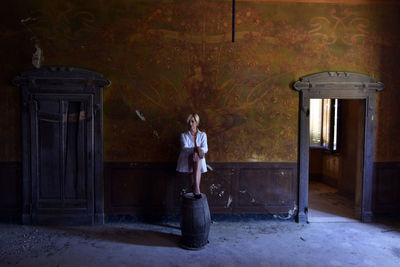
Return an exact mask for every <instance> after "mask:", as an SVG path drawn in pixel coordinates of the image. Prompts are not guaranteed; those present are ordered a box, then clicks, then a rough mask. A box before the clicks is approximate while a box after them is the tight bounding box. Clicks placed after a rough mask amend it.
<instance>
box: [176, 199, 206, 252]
mask: <svg viewBox="0 0 400 267" xmlns="http://www.w3.org/2000/svg"><path fill="white" fill-rule="evenodd" d="M201 196H202V197H201V198H199V199H195V198H194V196H193V193H186V194H185V195H183V199H182V211H181V231H182V239H181V246H182V247H184V248H186V249H201V248H203V247H204V246H205V245H206V244H207V243H208V233H209V232H210V224H211V217H210V209H209V207H208V202H207V197H206V195H205V194H201Z"/></svg>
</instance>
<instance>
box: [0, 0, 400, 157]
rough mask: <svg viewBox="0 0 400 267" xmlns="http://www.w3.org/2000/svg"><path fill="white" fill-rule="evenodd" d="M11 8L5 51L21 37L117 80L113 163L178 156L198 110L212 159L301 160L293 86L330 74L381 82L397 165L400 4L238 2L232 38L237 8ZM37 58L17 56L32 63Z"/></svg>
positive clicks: (172, 4)
mask: <svg viewBox="0 0 400 267" xmlns="http://www.w3.org/2000/svg"><path fill="white" fill-rule="evenodd" d="M9 5H10V6H11V4H9ZM10 8H11V9H13V10H14V12H11V13H10V14H8V15H7V14H5V15H4V16H5V17H6V18H7V20H13V19H14V20H16V21H17V22H16V23H15V25H13V26H12V27H11V28H8V29H4V30H5V31H3V32H2V33H1V35H0V39H1V40H2V42H3V43H4V42H5V43H8V44H10V45H9V46H8V49H12V47H13V44H14V45H15V46H17V44H18V42H19V40H22V39H23V40H24V41H25V42H26V43H28V44H29V43H30V46H31V47H32V48H31V49H33V47H34V44H36V45H37V46H39V47H40V48H41V50H42V51H43V57H44V59H43V65H70V66H77V67H82V68H88V69H92V70H95V71H98V72H101V73H103V74H104V76H105V77H107V78H108V79H110V80H111V81H112V86H111V87H109V88H107V89H105V90H104V148H105V161H131V162H135V161H145V162H146V161H147V162H153V161H156V162H162V161H175V160H176V158H177V155H178V150H179V139H178V138H179V133H180V132H182V131H185V130H186V125H185V119H186V116H187V115H188V114H189V113H191V112H197V113H198V114H199V115H200V119H201V122H200V129H202V130H205V131H206V132H207V134H208V140H209V148H210V152H209V155H208V158H209V160H210V161H214V162H215V161H220V162H221V161H222V162H238V161H266V162H282V161H283V162H285V161H286V162H293V161H296V160H297V153H298V152H297V142H298V93H297V92H295V91H294V90H292V89H291V84H292V83H293V82H294V81H296V80H298V79H299V78H300V77H301V76H304V75H308V74H311V73H316V72H321V71H328V70H346V71H352V72H359V73H364V74H367V75H371V76H374V77H375V78H377V79H378V80H380V81H382V82H384V83H385V85H386V88H385V90H384V91H383V92H382V93H380V94H381V95H380V96H379V97H378V100H377V104H378V112H377V117H378V124H377V127H378V131H377V134H376V136H377V144H379V145H377V147H376V153H375V158H376V160H378V161H379V160H383V161H385V160H393V159H397V160H399V159H400V152H398V151H396V150H395V149H392V148H391V147H392V146H393V145H395V144H397V145H398V143H399V141H398V139H397V140H395V141H387V140H388V139H390V140H392V139H394V138H393V137H394V136H398V134H399V133H398V131H399V130H398V129H399V127H398V126H395V123H397V125H400V121H399V119H397V117H395V116H394V115H393V113H394V109H396V107H397V104H395V101H397V102H398V101H399V100H400V94H399V90H397V89H396V86H395V83H394V79H395V77H397V75H398V72H399V70H398V69H399V68H398V62H397V61H398V60H397V59H398V58H399V56H400V55H399V49H398V48H397V47H399V35H398V33H397V31H398V30H397V29H398V25H399V19H398V18H397V13H398V11H399V10H398V9H399V8H398V6H390V5H385V6H375V5H372V4H371V5H343V4H329V5H328V4H317V3H314V4H309V3H287V2H282V3H276V2H263V1H259V2H258V1H249V2H247V1H237V3H236V25H235V26H236V27H235V42H232V35H231V34H232V24H231V21H232V6H231V1H123V0H120V1H85V2H84V3H81V1H31V2H28V4H27V6H26V7H25V8H18V9H17V8H16V7H13V6H11V7H10ZM15 10H17V11H15ZM383 15H385V16H383ZM4 16H3V17H4ZM10 37H14V39H13V40H11V39H10ZM26 43H25V44H24V46H27V44H26ZM32 53H33V52H32ZM30 55H32V54H28V53H26V54H24V53H22V54H21V55H20V56H19V57H20V59H19V60H20V61H23V62H25V61H26V62H30V58H29V56H30ZM25 57H26V58H25ZM24 66H25V65H24ZM15 69H18V70H23V68H22V67H20V66H17V65H16V64H15V65H14V66H13V69H9V73H11V72H12V71H14V70H15ZM1 79H2V80H3V81H4V79H5V76H3V77H1ZM3 90H5V89H3ZM390 105H391V108H388V106H390ZM4 112H6V111H4ZM16 129H17V130H18V128H16ZM8 153H10V154H12V153H13V152H8Z"/></svg>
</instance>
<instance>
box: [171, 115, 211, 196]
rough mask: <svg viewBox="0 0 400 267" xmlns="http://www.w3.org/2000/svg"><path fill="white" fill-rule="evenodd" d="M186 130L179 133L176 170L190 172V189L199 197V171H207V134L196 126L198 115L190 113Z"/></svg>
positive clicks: (198, 120)
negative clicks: (179, 140)
mask: <svg viewBox="0 0 400 267" xmlns="http://www.w3.org/2000/svg"><path fill="white" fill-rule="evenodd" d="M186 122H187V124H188V128H189V129H188V131H187V132H185V133H182V134H181V153H180V154H179V158H178V166H177V167H176V170H177V171H178V172H184V173H192V175H191V177H192V189H193V194H194V197H195V198H201V193H200V180H201V173H204V172H207V165H206V159H205V154H206V153H207V151H208V146H207V135H206V133H205V132H202V131H200V130H199V128H197V127H198V126H199V123H200V118H199V115H197V114H196V113H192V114H190V115H189V116H188V118H187V120H186Z"/></svg>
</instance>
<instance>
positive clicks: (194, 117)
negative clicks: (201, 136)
mask: <svg viewBox="0 0 400 267" xmlns="http://www.w3.org/2000/svg"><path fill="white" fill-rule="evenodd" d="M191 118H193V119H194V120H195V121H196V122H197V126H199V124H200V117H199V115H197V113H192V114H189V116H188V117H187V119H186V123H187V124H189V122H190V119H191Z"/></svg>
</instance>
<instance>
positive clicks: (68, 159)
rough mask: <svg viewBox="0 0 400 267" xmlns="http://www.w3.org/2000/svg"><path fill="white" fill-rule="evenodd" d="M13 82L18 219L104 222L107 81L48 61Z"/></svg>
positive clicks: (47, 221) (43, 221)
mask: <svg viewBox="0 0 400 267" xmlns="http://www.w3.org/2000/svg"><path fill="white" fill-rule="evenodd" d="M14 83H15V84H16V85H18V86H19V87H20V88H21V96H22V144H23V162H22V165H23V168H22V176H23V182H22V183H23V190H22V191H23V207H22V210H23V214H22V222H23V224H93V223H97V224H99V223H100V224H101V223H103V222H104V203H103V202H104V200H103V199H104V181H103V126H102V124H103V123H102V120H103V118H102V102H103V100H102V88H104V87H106V86H109V85H110V82H109V81H108V80H107V79H105V78H103V76H102V75H101V74H99V73H96V72H92V71H88V70H84V69H77V68H69V67H48V68H43V69H37V70H32V71H27V72H24V73H22V74H21V75H19V76H17V77H16V78H15V79H14Z"/></svg>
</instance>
